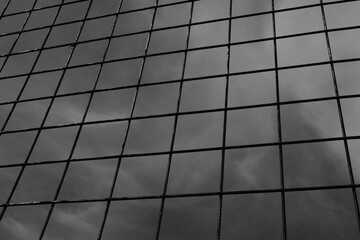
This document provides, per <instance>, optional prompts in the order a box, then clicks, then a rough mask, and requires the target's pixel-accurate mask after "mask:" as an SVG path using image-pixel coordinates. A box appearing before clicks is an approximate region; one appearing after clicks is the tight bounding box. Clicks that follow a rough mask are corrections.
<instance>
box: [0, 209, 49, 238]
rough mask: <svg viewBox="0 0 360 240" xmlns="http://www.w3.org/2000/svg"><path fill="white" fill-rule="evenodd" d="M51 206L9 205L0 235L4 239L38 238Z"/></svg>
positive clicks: (0, 227)
mask: <svg viewBox="0 0 360 240" xmlns="http://www.w3.org/2000/svg"><path fill="white" fill-rule="evenodd" d="M48 208H49V206H47V205H38V206H36V205H35V206H17V207H9V208H7V210H6V213H5V215H4V218H3V219H2V221H1V225H0V236H1V237H3V238H4V239H9V240H15V239H37V238H39V236H40V232H41V229H42V226H43V224H44V222H45V219H46V214H47V212H48Z"/></svg>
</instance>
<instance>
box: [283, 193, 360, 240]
mask: <svg viewBox="0 0 360 240" xmlns="http://www.w3.org/2000/svg"><path fill="white" fill-rule="evenodd" d="M354 210H355V207H354V200H353V196H352V193H351V190H350V189H340V190H322V191H310V192H291V193H287V194H286V218H287V232H288V239H289V240H297V239H299V240H300V239H328V240H335V239H351V240H352V239H359V237H360V236H359V231H358V228H357V223H356V215H355V211H354ZM299 226H301V227H299Z"/></svg>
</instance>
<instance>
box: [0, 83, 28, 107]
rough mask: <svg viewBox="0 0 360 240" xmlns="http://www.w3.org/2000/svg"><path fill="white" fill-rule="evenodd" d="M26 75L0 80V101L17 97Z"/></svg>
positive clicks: (12, 99)
mask: <svg viewBox="0 0 360 240" xmlns="http://www.w3.org/2000/svg"><path fill="white" fill-rule="evenodd" d="M25 80H26V77H17V78H9V79H1V80H0V101H1V102H8V101H14V100H16V99H17V98H18V96H19V93H20V90H21V88H22V87H23V86H24V83H25Z"/></svg>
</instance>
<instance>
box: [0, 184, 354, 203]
mask: <svg viewBox="0 0 360 240" xmlns="http://www.w3.org/2000/svg"><path fill="white" fill-rule="evenodd" d="M359 187H360V184H353V185H352V184H341V185H324V186H309V187H289V188H266V189H251V190H238V191H222V192H219V191H217V192H196V193H182V194H166V195H146V196H131V197H130V196H129V197H126V196H124V197H111V198H87V199H78V200H56V201H34V202H13V203H8V204H6V203H5V204H0V207H17V206H33V205H50V204H71V203H90V202H109V201H114V202H115V201H134V200H150V199H171V198H187V197H208V196H220V195H223V196H228V195H245V194H266V193H281V192H285V193H287V192H304V191H325V190H336V189H356V188H359Z"/></svg>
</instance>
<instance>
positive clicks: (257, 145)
mask: <svg viewBox="0 0 360 240" xmlns="http://www.w3.org/2000/svg"><path fill="white" fill-rule="evenodd" d="M359 139H360V135H356V136H347V137H328V138H316V139H303V140H292V141H283V142H265V143H254V144H244V145H232V146H224V147H222V146H219V147H208V148H194V149H182V150H174V151H160V152H145V153H128V154H115V155H103V156H97V157H86V158H73V159H60V160H54V161H39V162H28V163H13V164H6V165H0V169H1V168H13V167H22V166H36V165H47V164H61V163H67V162H87V161H104V160H107V159H114V158H136V157H151V156H162V155H169V154H186V153H198V152H211V151H221V150H235V149H249V148H260V147H275V146H279V145H282V146H285V145H295V144H309V143H321V142H334V141H344V140H346V141H348V140H359Z"/></svg>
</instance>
